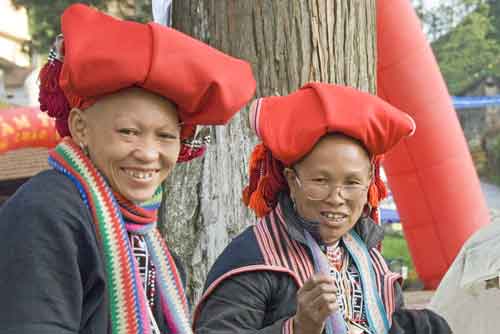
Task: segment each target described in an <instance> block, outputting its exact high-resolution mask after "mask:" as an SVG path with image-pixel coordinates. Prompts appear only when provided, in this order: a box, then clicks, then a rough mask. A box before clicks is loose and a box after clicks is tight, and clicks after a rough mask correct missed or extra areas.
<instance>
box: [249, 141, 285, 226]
mask: <svg viewBox="0 0 500 334" xmlns="http://www.w3.org/2000/svg"><path fill="white" fill-rule="evenodd" d="M283 169H284V166H283V164H282V163H281V162H280V161H279V160H277V159H275V158H274V157H273V155H272V153H271V151H269V150H268V149H267V148H266V147H265V146H264V145H263V144H262V143H261V144H258V145H256V146H255V148H254V150H253V152H252V154H251V156H250V162H249V176H250V179H249V184H248V186H247V187H245V189H244V190H243V195H242V198H243V202H244V203H245V205H246V206H248V207H249V208H250V209H252V210H253V211H254V212H255V214H256V215H257V217H263V216H265V215H266V214H268V213H269V212H270V211H271V210H272V209H273V208H274V207H276V203H277V200H278V199H277V195H278V193H279V192H281V191H283V190H286V189H287V188H288V185H287V183H286V180H285V178H284V176H283Z"/></svg>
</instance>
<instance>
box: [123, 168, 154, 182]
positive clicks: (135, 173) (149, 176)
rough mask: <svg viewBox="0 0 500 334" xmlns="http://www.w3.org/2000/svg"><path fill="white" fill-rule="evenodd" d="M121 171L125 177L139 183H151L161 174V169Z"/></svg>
mask: <svg viewBox="0 0 500 334" xmlns="http://www.w3.org/2000/svg"><path fill="white" fill-rule="evenodd" d="M120 170H121V171H122V172H123V173H124V174H125V175H127V176H128V177H130V178H131V179H133V180H135V181H138V182H149V181H151V180H153V179H154V178H155V177H156V176H157V175H158V173H159V172H160V170H159V169H138V168H124V167H122V168H120Z"/></svg>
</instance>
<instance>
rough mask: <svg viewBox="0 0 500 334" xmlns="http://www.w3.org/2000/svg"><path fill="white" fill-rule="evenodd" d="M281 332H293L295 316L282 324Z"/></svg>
mask: <svg viewBox="0 0 500 334" xmlns="http://www.w3.org/2000/svg"><path fill="white" fill-rule="evenodd" d="M281 334H293V317H291V318H288V319H287V320H285V321H283V324H282V325H281Z"/></svg>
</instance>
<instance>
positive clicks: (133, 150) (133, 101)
mask: <svg viewBox="0 0 500 334" xmlns="http://www.w3.org/2000/svg"><path fill="white" fill-rule="evenodd" d="M69 125H70V131H71V134H72V137H73V139H74V140H75V142H76V143H77V144H83V145H85V146H86V147H87V148H88V153H89V157H90V159H91V160H92V162H93V163H94V165H95V166H96V167H97V169H98V170H99V171H100V172H101V173H102V174H103V175H104V176H105V177H106V179H107V181H108V183H109V185H110V186H111V188H112V189H113V190H114V191H116V192H118V193H120V194H121V195H122V196H124V197H125V198H127V199H129V200H131V201H134V202H141V201H145V200H147V199H149V198H151V197H152V196H153V194H154V192H155V190H156V189H157V188H158V186H159V185H160V184H161V183H162V182H163V181H164V180H165V179H166V177H167V176H168V175H169V174H170V172H171V171H172V168H173V167H174V166H175V163H176V161H177V157H178V155H179V150H180V127H179V118H178V116H177V111H176V108H175V107H174V106H173V105H172V104H171V103H170V102H169V101H168V100H166V99H164V98H163V97H161V96H158V95H155V94H153V93H150V92H148V91H146V90H144V89H141V88H128V89H125V90H122V91H120V92H118V93H115V94H111V95H108V96H106V97H103V98H101V99H99V101H98V102H97V103H96V104H94V105H93V106H92V107H90V108H88V109H87V110H85V111H80V110H78V109H73V110H72V111H71V113H70V118H69Z"/></svg>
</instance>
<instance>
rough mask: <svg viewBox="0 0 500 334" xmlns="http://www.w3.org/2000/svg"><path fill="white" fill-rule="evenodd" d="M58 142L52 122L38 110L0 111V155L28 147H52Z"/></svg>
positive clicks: (15, 109) (16, 109) (17, 109)
mask: <svg viewBox="0 0 500 334" xmlns="http://www.w3.org/2000/svg"><path fill="white" fill-rule="evenodd" d="M59 140H60V137H59V135H58V134H57V131H56V129H55V125H54V120H53V119H51V118H50V117H49V116H47V114H46V113H43V112H41V111H40V110H39V109H38V108H10V109H1V110H0V154H2V153H5V152H7V151H12V150H17V149H21V148H28V147H47V148H52V147H54V146H55V145H56V144H57V143H58V142H59Z"/></svg>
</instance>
